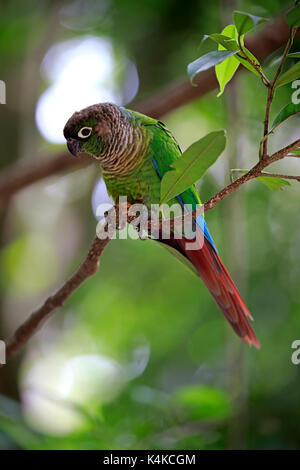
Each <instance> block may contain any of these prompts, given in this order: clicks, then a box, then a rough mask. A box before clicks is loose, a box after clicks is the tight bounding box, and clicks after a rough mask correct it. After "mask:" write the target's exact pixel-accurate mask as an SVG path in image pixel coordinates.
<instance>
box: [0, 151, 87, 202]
mask: <svg viewBox="0 0 300 470" xmlns="http://www.w3.org/2000/svg"><path fill="white" fill-rule="evenodd" d="M43 158H44V157H43ZM89 163H91V158H90V157H80V158H78V159H76V158H70V155H69V154H67V153H66V152H64V153H61V154H59V155H57V156H56V157H54V158H53V157H47V158H45V161H42V163H38V164H35V165H31V166H29V167H27V168H24V169H20V168H19V166H16V168H14V169H11V170H9V171H7V172H4V173H3V174H2V175H1V180H0V208H1V207H2V206H3V205H4V204H5V203H6V202H7V201H8V200H9V199H10V198H11V197H12V196H13V195H14V194H15V193H17V192H18V191H20V190H21V189H23V188H26V187H27V186H30V185H31V184H33V183H36V182H37V181H41V180H42V179H45V178H48V177H49V176H52V175H56V174H58V173H62V172H64V171H73V170H78V169H79V168H81V167H83V166H85V165H87V164H89Z"/></svg>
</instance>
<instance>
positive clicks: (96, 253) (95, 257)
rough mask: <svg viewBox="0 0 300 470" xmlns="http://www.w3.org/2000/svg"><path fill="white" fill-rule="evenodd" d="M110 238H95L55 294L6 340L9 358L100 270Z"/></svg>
mask: <svg viewBox="0 0 300 470" xmlns="http://www.w3.org/2000/svg"><path fill="white" fill-rule="evenodd" d="M110 240H111V239H110V238H109V237H108V238H106V239H104V240H100V239H99V238H98V237H97V236H96V237H95V238H94V240H93V242H92V244H91V246H90V249H89V251H88V254H87V256H86V258H85V260H84V261H83V262H82V264H81V265H80V266H79V267H78V269H77V270H76V271H75V272H74V274H73V275H72V276H71V277H70V278H69V279H68V280H67V281H66V282H65V283H64V284H63V286H62V287H61V288H60V289H58V291H57V292H55V294H53V295H51V296H50V297H48V299H47V300H46V301H45V302H44V303H43V305H42V306H41V307H40V308H38V309H37V310H35V311H34V312H33V313H32V314H31V315H30V316H29V317H28V318H27V320H26V321H25V322H24V323H23V324H22V325H21V326H20V327H19V328H18V329H17V330H16V332H15V334H14V335H13V337H12V338H11V339H9V340H8V341H7V342H6V345H7V346H6V357H7V358H8V359H9V358H10V357H11V356H13V355H15V354H16V353H17V352H18V351H19V350H20V349H21V348H22V346H23V345H24V344H26V343H27V341H28V340H29V339H30V338H31V337H32V336H33V335H34V334H35V333H36V332H37V331H38V329H39V328H40V327H41V325H42V324H43V323H44V321H45V320H47V318H49V317H50V315H51V314H52V313H53V311H54V310H55V309H57V308H58V307H61V306H62V305H63V303H64V302H65V301H66V299H67V298H68V297H69V296H70V295H71V294H72V293H73V292H74V291H75V290H76V289H77V288H78V287H79V286H80V284H82V283H83V282H84V281H85V280H86V279H87V278H88V277H90V276H92V275H93V274H95V273H96V272H97V271H98V268H99V260H100V257H101V255H102V253H103V251H104V248H105V247H106V245H107V244H108V243H109V242H110Z"/></svg>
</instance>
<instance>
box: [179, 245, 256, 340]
mask: <svg viewBox="0 0 300 470" xmlns="http://www.w3.org/2000/svg"><path fill="white" fill-rule="evenodd" d="M177 242H178V244H179V245H180V248H181V250H180V251H181V252H184V254H185V256H187V258H189V260H190V261H191V262H192V264H193V265H194V266H195V268H196V269H197V271H198V273H199V276H200V278H201V279H202V281H203V282H204V284H205V285H206V287H207V288H208V290H209V291H210V292H211V294H212V296H213V297H214V299H215V301H216V302H217V304H218V305H219V307H220V309H221V311H222V312H223V314H224V316H225V318H226V319H227V320H228V322H229V323H230V325H231V326H232V328H233V329H234V331H235V332H236V333H237V335H238V336H240V338H241V339H242V340H243V341H245V342H246V343H248V344H249V346H251V345H252V344H253V345H254V346H256V347H257V348H260V344H259V342H258V340H257V338H256V336H255V333H254V331H253V329H252V328H251V326H250V324H249V321H248V319H247V317H248V318H250V319H251V320H253V318H252V316H251V315H250V312H249V311H248V309H247V307H246V305H245V304H244V302H243V300H242V298H241V296H240V294H239V292H238V290H237V288H236V287H235V285H234V283H233V280H232V279H231V277H230V275H229V273H228V271H227V269H226V268H225V266H224V264H223V263H222V261H221V259H220V257H219V256H218V254H217V253H216V252H215V250H214V248H213V247H212V245H211V244H210V243H209V241H208V240H206V239H204V244H203V246H202V248H201V249H199V248H198V249H194V250H187V249H186V247H185V244H186V243H191V240H185V239H183V240H177Z"/></svg>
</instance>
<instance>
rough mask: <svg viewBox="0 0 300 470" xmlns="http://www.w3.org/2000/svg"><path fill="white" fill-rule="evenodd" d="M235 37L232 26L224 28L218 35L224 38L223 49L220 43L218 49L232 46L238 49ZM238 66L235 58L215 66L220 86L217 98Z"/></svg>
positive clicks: (234, 30)
mask: <svg viewBox="0 0 300 470" xmlns="http://www.w3.org/2000/svg"><path fill="white" fill-rule="evenodd" d="M235 35H236V29H235V27H234V26H233V25H229V26H226V28H224V29H223V31H222V34H221V35H220V36H223V37H224V38H226V40H225V41H226V42H225V47H224V45H223V44H222V43H219V47H218V49H219V50H224V49H226V46H227V47H232V46H233V47H235V48H236V47H237V48H238V44H237V42H236V40H235ZM230 41H234V43H235V45H234V43H233V42H230ZM239 65H240V64H239V61H238V60H237V59H236V58H235V56H232V57H229V58H228V59H226V60H224V61H223V62H222V63H221V64H219V65H216V76H217V80H218V82H219V85H220V91H219V93H218V95H217V96H221V95H222V93H223V91H224V89H225V87H226V85H227V83H228V82H229V81H230V80H231V79H232V77H233V75H234V74H235V72H236V70H237V68H238V66H239Z"/></svg>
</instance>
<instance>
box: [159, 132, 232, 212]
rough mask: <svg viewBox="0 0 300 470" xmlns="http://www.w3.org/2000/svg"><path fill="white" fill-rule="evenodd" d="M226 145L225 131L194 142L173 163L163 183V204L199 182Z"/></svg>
mask: <svg viewBox="0 0 300 470" xmlns="http://www.w3.org/2000/svg"><path fill="white" fill-rule="evenodd" d="M225 145H226V137H225V132H224V131H215V132H211V133H210V134H207V135H206V136H205V137H203V138H202V139H200V140H197V142H194V143H193V144H192V145H191V146H190V147H189V148H188V149H187V150H186V151H185V152H184V153H183V154H182V155H181V157H180V158H179V159H178V160H176V162H174V163H173V165H172V167H173V169H172V170H171V171H168V172H167V173H165V174H164V176H163V178H162V181H161V204H164V203H166V202H168V201H169V200H170V199H172V198H174V197H176V196H178V194H181V193H182V192H184V191H185V190H186V189H188V188H189V187H190V186H191V185H192V184H194V183H195V182H196V181H198V180H199V179H200V178H201V177H202V176H203V175H204V173H205V172H206V170H207V169H208V168H209V167H210V166H211V165H212V164H213V163H215V161H216V160H217V158H218V157H219V155H220V154H221V153H222V152H223V150H224V148H225Z"/></svg>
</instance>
